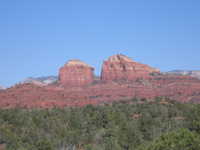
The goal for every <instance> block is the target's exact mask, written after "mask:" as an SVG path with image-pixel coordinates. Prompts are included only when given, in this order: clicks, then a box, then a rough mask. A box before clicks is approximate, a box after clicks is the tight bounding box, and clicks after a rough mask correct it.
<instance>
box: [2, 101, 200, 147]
mask: <svg viewBox="0 0 200 150" xmlns="http://www.w3.org/2000/svg"><path fill="white" fill-rule="evenodd" d="M199 116H200V105H199V104H189V103H187V104H183V103H178V102H176V101H170V100H165V99H163V98H155V99H154V100H146V99H132V100H129V101H121V102H115V103H112V104H102V105H101V106H92V105H88V106H85V107H81V108H80V107H76V108H72V107H71V108H69V107H68V108H64V109H61V108H53V109H38V108H37V109H19V108H15V109H1V110H0V143H1V146H2V147H5V149H6V150H198V149H200V117H199Z"/></svg>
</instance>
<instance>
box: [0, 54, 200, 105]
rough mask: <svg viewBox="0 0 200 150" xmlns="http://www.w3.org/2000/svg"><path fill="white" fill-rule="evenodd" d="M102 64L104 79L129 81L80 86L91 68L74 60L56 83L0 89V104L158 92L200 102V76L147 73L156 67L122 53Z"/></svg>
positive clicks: (97, 100)
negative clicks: (135, 60)
mask: <svg viewBox="0 0 200 150" xmlns="http://www.w3.org/2000/svg"><path fill="white" fill-rule="evenodd" d="M103 67H104V68H103V72H102V79H103V80H106V81H108V80H118V79H126V80H127V81H128V82H127V81H124V80H118V81H117V82H114V81H113V82H101V81H99V80H98V79H96V81H95V82H94V84H91V85H90V86H83V85H88V84H90V83H92V82H93V78H94V77H93V68H91V67H90V66H88V65H87V64H85V63H83V62H80V61H77V60H73V61H69V62H68V63H67V64H65V66H64V67H62V68H61V69H60V73H59V83H58V84H50V85H46V86H39V85H36V84H33V83H26V84H18V85H15V86H13V87H11V88H7V89H5V90H0V108H13V107H23V108H37V107H42V108H51V107H69V106H70V107H71V106H73V107H74V106H78V107H79V106H85V105H88V104H92V105H98V104H102V103H111V102H113V101H118V100H126V99H130V98H134V97H136V98H148V99H151V98H155V97H157V96H161V97H168V98H170V99H173V100H177V101H181V102H196V103H200V80H199V79H197V78H192V77H189V76H182V75H181V76H179V75H162V74H157V75H155V76H151V77H148V76H149V73H152V72H158V71H157V70H156V69H153V68H151V67H149V66H147V65H142V64H139V63H136V62H133V61H132V60H131V59H130V58H128V57H126V56H123V55H116V56H112V57H110V58H109V60H108V61H106V62H105V63H104V66H103ZM135 78H138V79H137V80H134V79H135ZM97 81H98V82H97ZM60 84H61V85H63V86H60Z"/></svg>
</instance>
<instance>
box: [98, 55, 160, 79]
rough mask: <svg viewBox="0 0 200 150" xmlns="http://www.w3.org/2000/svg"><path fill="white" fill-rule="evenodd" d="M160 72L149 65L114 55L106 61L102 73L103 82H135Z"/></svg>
mask: <svg viewBox="0 0 200 150" xmlns="http://www.w3.org/2000/svg"><path fill="white" fill-rule="evenodd" d="M158 72H159V70H157V69H155V68H152V67H150V66H148V65H144V64H140V63H137V62H134V61H133V60H132V59H131V58H129V57H127V56H124V55H114V56H111V57H109V59H108V60H106V61H104V63H103V66H102V71H101V80H103V81H108V80H121V79H123V80H135V79H137V78H147V77H148V76H149V74H150V73H158Z"/></svg>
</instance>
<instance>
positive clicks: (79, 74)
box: [59, 60, 94, 86]
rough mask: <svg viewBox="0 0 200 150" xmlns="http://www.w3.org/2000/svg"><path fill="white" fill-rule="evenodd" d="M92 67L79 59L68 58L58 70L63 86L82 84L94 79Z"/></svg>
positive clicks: (89, 82)
mask: <svg viewBox="0 0 200 150" xmlns="http://www.w3.org/2000/svg"><path fill="white" fill-rule="evenodd" d="M93 70H94V69H93V68H92V67H91V66H89V65H88V64H86V63H84V62H82V61H80V60H70V61H68V62H67V63H66V64H65V65H64V66H63V67H61V68H60V71H59V82H60V84H61V85H63V86H84V85H87V84H91V83H92V82H93V80H94V74H93Z"/></svg>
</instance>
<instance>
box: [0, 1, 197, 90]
mask: <svg viewBox="0 0 200 150" xmlns="http://www.w3.org/2000/svg"><path fill="white" fill-rule="evenodd" d="M116 53H123V54H125V55H128V56H129V57H131V58H133V59H134V60H136V61H139V62H142V63H145V64H149V65H151V66H153V67H157V68H159V69H161V70H162V71H167V70H173V69H194V70H200V1H199V0H11V1H9V0H4V1H3V0H2V1H1V2H0V85H3V86H10V85H12V84H14V83H16V82H18V81H21V80H23V79H24V78H26V77H30V76H33V77H37V76H46V75H56V74H57V73H58V68H59V67H60V66H62V65H63V64H64V63H65V62H66V61H67V60H69V59H73V58H78V59H80V60H83V61H85V62H87V63H88V64H90V65H92V66H93V67H95V68H96V71H95V72H96V74H99V72H100V68H101V64H102V62H103V60H105V59H106V58H107V57H108V56H111V55H113V54H116Z"/></svg>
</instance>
